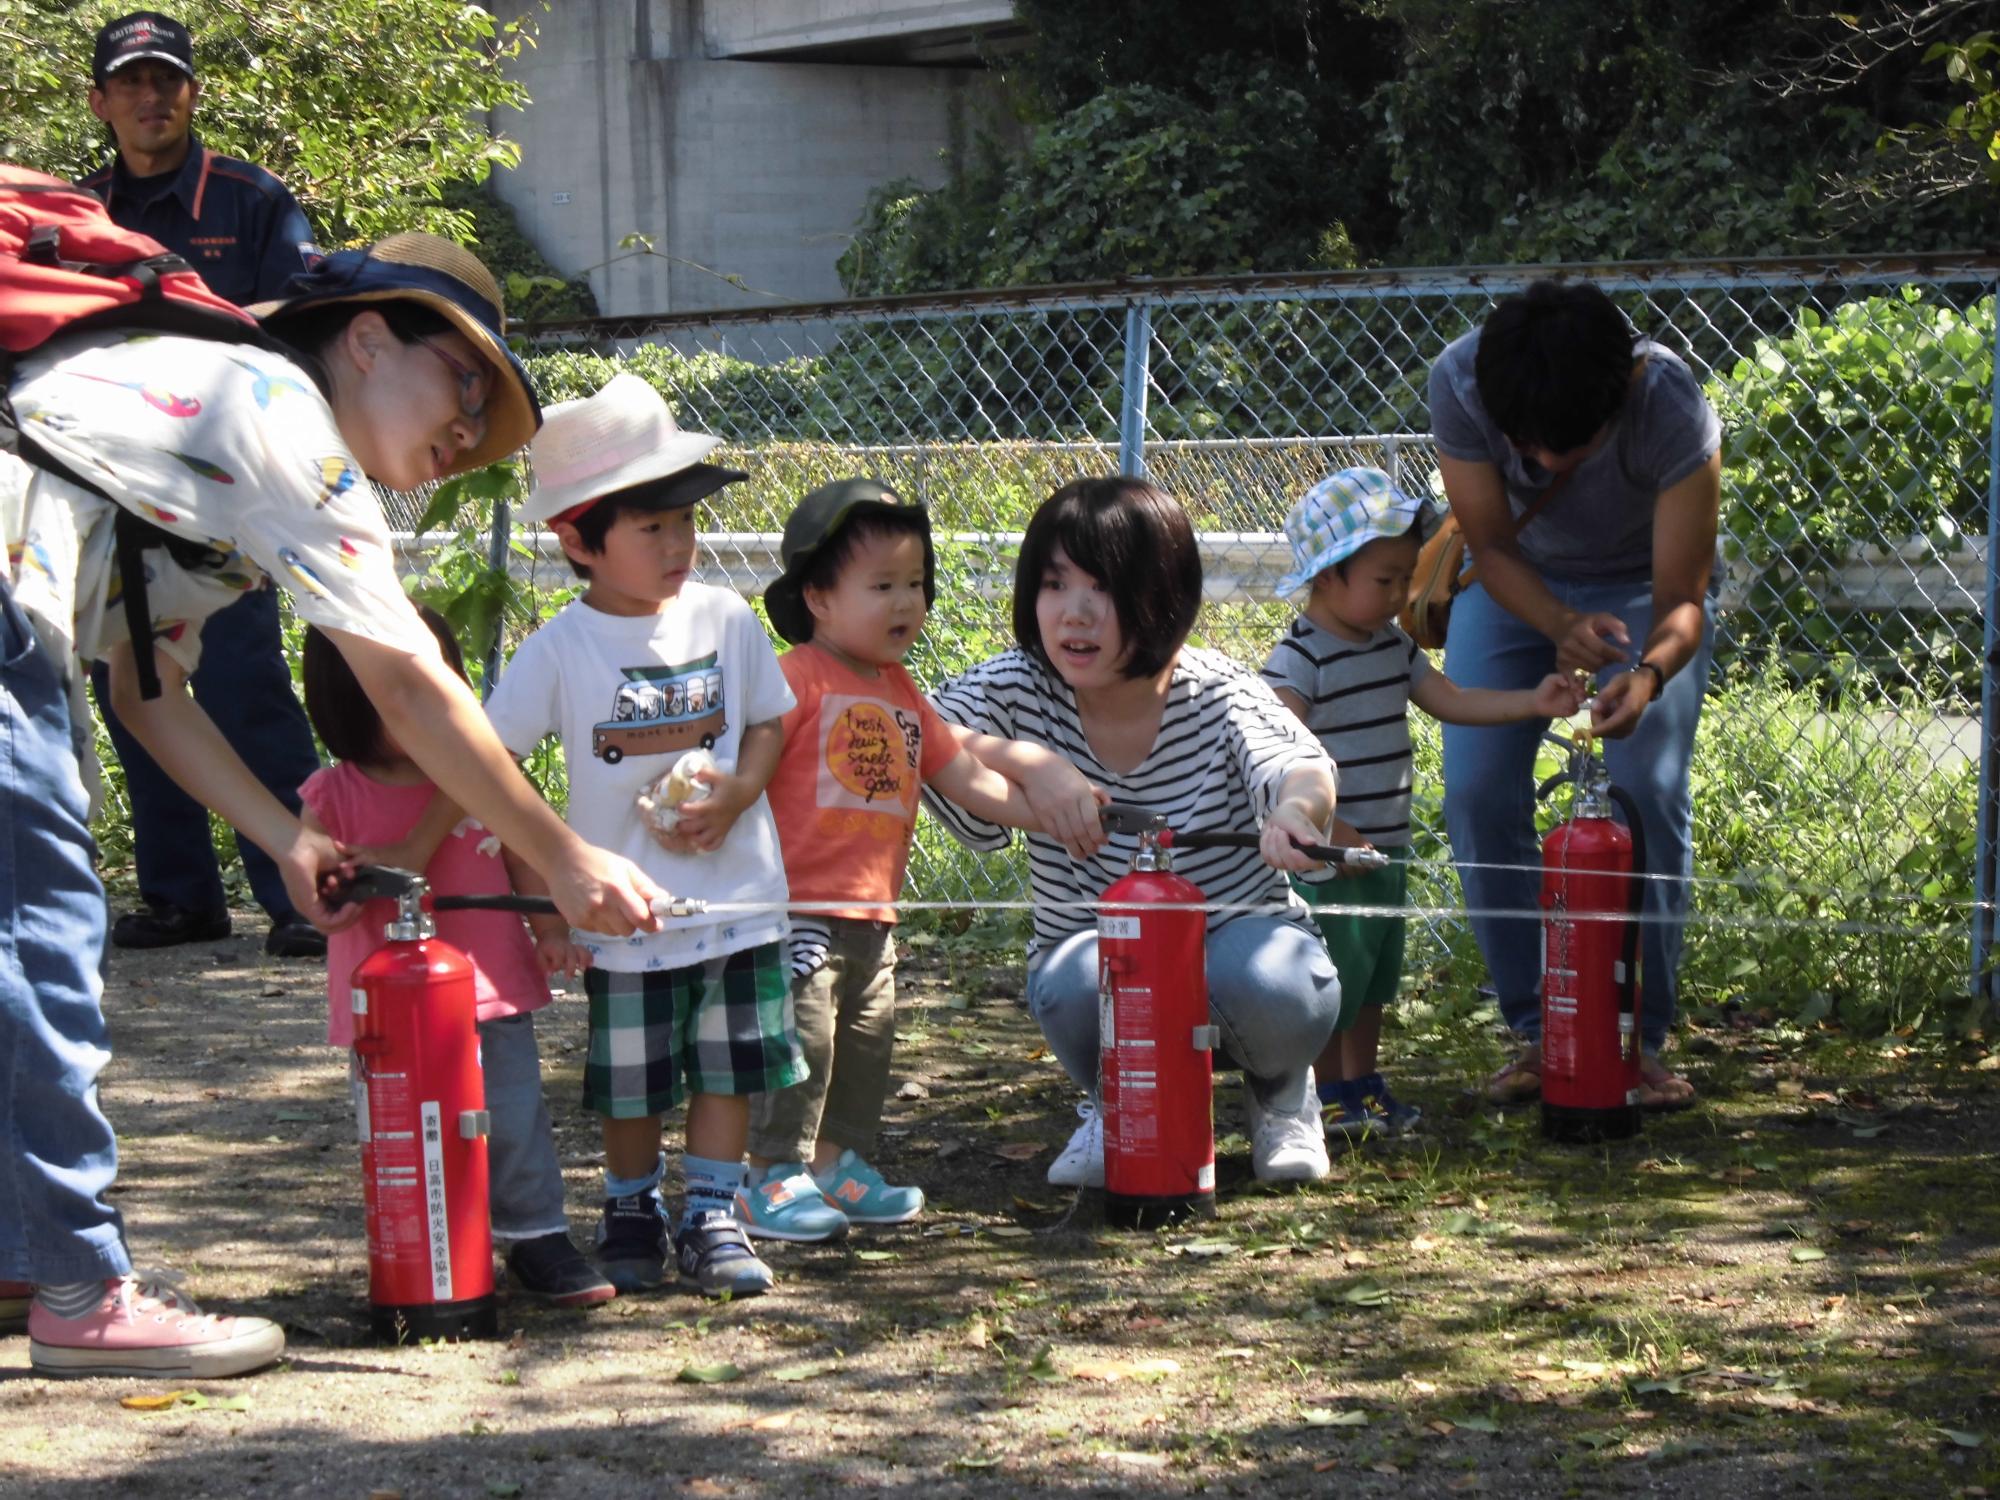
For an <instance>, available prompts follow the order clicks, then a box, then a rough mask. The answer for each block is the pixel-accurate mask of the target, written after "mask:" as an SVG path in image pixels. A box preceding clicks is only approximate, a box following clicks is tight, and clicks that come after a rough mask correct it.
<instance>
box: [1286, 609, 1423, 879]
mask: <svg viewBox="0 0 2000 1500" xmlns="http://www.w3.org/2000/svg"><path fill="white" fill-rule="evenodd" d="M1430 669H1431V664H1430V659H1429V658H1428V657H1426V656H1425V655H1424V653H1423V652H1421V651H1419V650H1418V649H1417V643H1416V642H1415V641H1413V640H1411V639H1410V638H1409V637H1408V636H1407V635H1404V634H1403V632H1402V631H1400V630H1398V629H1397V628H1396V627H1395V626H1394V625H1385V626H1383V627H1382V628H1381V629H1380V630H1378V631H1376V632H1375V633H1374V634H1373V635H1371V636H1369V637H1368V639H1367V640H1365V641H1360V642H1355V641H1344V640H1342V639H1341V638H1340V637H1339V636H1337V635H1335V634H1333V633H1332V632H1331V631H1327V630H1322V629H1320V627H1319V626H1317V625H1315V624H1314V623H1313V622H1312V621H1311V620H1309V619H1307V618H1306V617H1305V616H1304V615H1300V616H1299V617H1298V618H1297V619H1295V620H1293V621H1292V628H1291V629H1290V630H1287V631H1286V632H1285V635H1284V639H1283V640H1281V641H1279V642H1278V644H1277V645H1276V646H1274V647H1273V648H1272V649H1271V656H1270V659H1269V660H1268V661H1266V662H1265V663H1264V671H1263V678H1264V680H1265V681H1266V682H1268V683H1270V684H1271V686H1272V688H1274V689H1276V688H1281V687H1284V688H1290V689H1291V690H1292V691H1293V692H1295V693H1297V694H1298V695H1299V696H1300V697H1301V698H1303V699H1305V700H1306V716H1305V725H1306V728H1308V729H1310V730H1311V731H1312V732H1313V733H1314V734H1315V735H1317V736H1319V742H1320V744H1322V745H1324V746H1325V747H1326V753H1327V754H1328V755H1331V756H1332V757H1333V763H1334V766H1335V767H1336V769H1337V770H1338V771H1339V773H1340V806H1339V813H1340V816H1341V818H1342V819H1343V820H1344V821H1345V822H1346V823H1347V824H1348V825H1349V826H1351V827H1352V828H1353V829H1354V831H1355V832H1356V833H1358V834H1360V835H1361V836H1362V837H1363V838H1365V839H1367V840H1368V842H1369V843H1371V844H1374V845H1375V846H1376V847H1378V848H1382V849H1401V848H1403V847H1405V846H1406V845H1408V843H1409V842H1410V692H1411V689H1412V688H1414V687H1415V686H1416V684H1417V683H1419V682H1421V681H1422V680H1423V679H1424V677H1425V675H1426V674H1427V673H1428V672H1429V671H1430ZM1313 878H1314V877H1313V876H1308V877H1307V879H1309V880H1310V879H1313ZM1324 878H1331V874H1330V873H1328V874H1327V875H1326V876H1325V877H1324Z"/></svg>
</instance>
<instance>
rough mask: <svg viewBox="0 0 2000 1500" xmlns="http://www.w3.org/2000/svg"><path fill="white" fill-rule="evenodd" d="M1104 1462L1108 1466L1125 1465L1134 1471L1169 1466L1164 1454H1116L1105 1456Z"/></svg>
mask: <svg viewBox="0 0 2000 1500" xmlns="http://www.w3.org/2000/svg"><path fill="white" fill-rule="evenodd" d="M1104 1461H1105V1462H1106V1463H1108V1464H1124V1465H1125V1466H1126V1467H1127V1468H1133V1469H1164V1468H1165V1467H1166V1466H1167V1455H1166V1454H1164V1453H1128V1452H1114V1453H1107V1454H1105V1455H1104Z"/></svg>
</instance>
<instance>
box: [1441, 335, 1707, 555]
mask: <svg viewBox="0 0 2000 1500" xmlns="http://www.w3.org/2000/svg"><path fill="white" fill-rule="evenodd" d="M1478 344H1479V330H1478V329H1474V330H1473V331H1472V332H1471V333H1468V334H1465V335H1463V336H1462V337H1460V338H1457V339H1454V340H1452V342H1451V344H1450V345H1449V346H1448V347H1447V348H1446V349H1445V351H1444V353H1443V354H1441V355H1439V356H1438V360H1437V363H1436V364H1434V365H1432V366H1431V382H1430V398H1431V435H1432V436H1433V437H1434V438H1435V439H1436V441H1437V446H1438V452H1440V453H1442V454H1444V455H1445V456H1446V457H1447V458H1456V459H1463V460H1466V461H1468V462H1475V463H1481V462H1483V463H1490V464H1492V465H1493V466H1494V467H1496V468H1497V469H1499V471H1500V475H1501V478H1502V480H1503V482H1504V483H1505V484H1506V487H1507V502H1508V504H1509V506H1510V507H1511V508H1512V510H1513V512H1514V514H1515V515H1517V516H1518V515H1520V514H1521V512H1522V511H1524V510H1526V509H1527V508H1528V507H1529V506H1530V505H1532V504H1533V503H1534V502H1535V500H1536V498H1537V497H1538V496H1540V494H1541V493H1542V491H1544V490H1545V489H1547V488H1548V486H1549V484H1550V481H1551V479H1552V476H1551V475H1550V474H1549V472H1548V470H1546V469H1544V468H1543V467H1542V466H1541V465H1540V464H1537V463H1533V462H1530V461H1529V460H1528V459H1525V458H1523V457H1522V456H1521V455H1520V454H1519V453H1517V452H1515V451H1514V448H1513V445H1512V444H1510V443H1509V442H1508V441H1507V438H1506V436H1505V434H1503V433H1502V432H1501V431H1500V429H1499V428H1498V427H1497V426H1495V425H1494V422H1493V419H1492V418H1491V417H1489V416H1487V414H1486V408H1485V406H1484V405H1483V404H1482V403H1481V402H1480V399H1479V387H1478V383H1477V381H1476V380H1475V379H1474V376H1473V370H1472V360H1473V354H1474V352H1475V350H1476V349H1477V347H1478ZM1632 352H1633V356H1634V358H1640V357H1643V358H1644V359H1645V361H1646V367H1645V369H1644V370H1643V371H1641V372H1640V375H1639V379H1638V382H1637V384H1635V385H1634V386H1633V388H1632V392H1631V394H1630V395H1629V396H1628V397H1626V400H1625V406H1624V408H1623V409H1622V410H1621V411H1620V412H1619V414H1618V418H1617V421H1616V423H1615V424H1614V426H1613V428H1612V433H1611V439H1610V441H1608V442H1607V443H1605V445H1604V446H1603V447H1602V448H1600V449H1598V450H1597V452H1595V453H1593V454H1591V456H1590V457H1589V458H1587V459H1585V460H1584V461H1583V463H1582V464H1580V465H1579V466H1578V467H1577V469H1576V472H1575V473H1574V474H1572V475H1571V476H1570V481H1569V483H1568V485H1567V486H1565V487H1564V489H1563V491H1562V493H1561V494H1559V495H1556V496H1555V497H1554V498H1553V499H1551V500H1550V501H1549V503H1548V504H1547V505H1546V506H1545V507H1543V509H1542V512H1541V514H1539V515H1537V516H1536V517H1535V519H1534V520H1532V521H1530V522H1529V523H1528V526H1527V529H1526V530H1524V531H1523V532H1522V533H1521V553H1522V555H1523V556H1524V557H1526V558H1527V559H1528V561H1529V562H1531V563H1533V564H1534V565H1535V566H1536V567H1537V568H1539V569H1541V570H1542V571H1544V572H1547V573H1552V574H1555V575H1556V576H1558V577H1562V578H1579V579H1627V578H1631V579H1639V578H1645V577H1647V576H1648V575H1650V574H1651V572H1652V570H1653V566H1652V565H1653V508H1654V506H1655V505H1656V504H1657V503H1658V501H1659V497H1660V493H1661V491H1663V490H1668V489H1672V488H1673V487H1674V486H1675V485H1677V484H1679V483H1680V482H1681V481H1682V480H1683V479H1685V478H1687V477H1688V475H1690V474H1692V473H1693V472H1694V471H1695V470H1696V469H1699V468H1700V467H1701V466H1702V465H1703V464H1704V463H1706V462H1708V458H1709V455H1710V454H1712V453H1714V452H1715V450H1716V449H1717V448H1718V447H1719V446H1720V445H1721V442H1722V423H1721V421H1720V420H1719V419H1718V418H1717V417H1716V415H1715V408H1714V407H1712V406H1710V405H1709V404H1708V399H1707V398H1706V397H1705V396H1703V395H1702V393H1701V385H1700V383H1699V382H1698V381H1697V380H1696V379H1695V377H1694V373H1693V371H1691V370H1689V369H1688V367H1687V365H1686V364H1685V363H1684V362H1683V361H1682V360H1681V358H1680V356H1679V355H1677V354H1675V353H1674V352H1673V351H1672V350H1671V349H1668V348H1667V347H1666V346H1665V345H1663V344H1656V343H1654V342H1653V341H1652V340H1651V339H1640V340H1639V341H1638V342H1637V343H1636V344H1634V345H1633V348H1632Z"/></svg>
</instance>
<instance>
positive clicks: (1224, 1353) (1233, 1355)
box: [1215, 1349, 1257, 1359]
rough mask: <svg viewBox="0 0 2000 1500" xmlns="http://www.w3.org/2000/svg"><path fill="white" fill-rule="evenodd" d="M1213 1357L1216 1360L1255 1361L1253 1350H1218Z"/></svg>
mask: <svg viewBox="0 0 2000 1500" xmlns="http://www.w3.org/2000/svg"><path fill="white" fill-rule="evenodd" d="M1215 1357H1216V1358H1217V1359H1255V1358H1256V1357H1257V1351H1256V1350H1255V1349H1218V1350H1216V1351H1215Z"/></svg>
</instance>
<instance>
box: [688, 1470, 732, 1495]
mask: <svg viewBox="0 0 2000 1500" xmlns="http://www.w3.org/2000/svg"><path fill="white" fill-rule="evenodd" d="M681 1493H682V1494H684V1495H727V1494H729V1493H730V1489H729V1486H728V1485H726V1484H720V1483H718V1482H717V1481H715V1480H713V1479H709V1478H706V1477H704V1476H702V1475H699V1474H698V1475H696V1476H695V1477H694V1478H693V1479H688V1480H684V1481H683V1482H682V1484H681Z"/></svg>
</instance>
